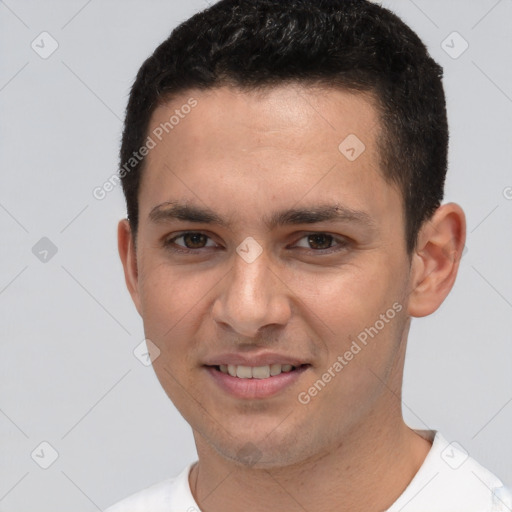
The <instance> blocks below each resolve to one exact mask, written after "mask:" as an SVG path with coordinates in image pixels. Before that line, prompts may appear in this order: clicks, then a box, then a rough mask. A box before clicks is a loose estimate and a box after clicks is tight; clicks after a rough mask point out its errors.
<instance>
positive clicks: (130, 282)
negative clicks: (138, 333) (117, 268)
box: [117, 219, 142, 316]
mask: <svg viewBox="0 0 512 512" xmlns="http://www.w3.org/2000/svg"><path fill="white" fill-rule="evenodd" d="M117 248H118V251H119V256H120V258H121V261H122V263H123V269H124V279H125V281H126V287H127V288H128V291H129V292H130V295H131V296H132V300H133V303H134V304H135V307H136V308H137V311H138V312H139V315H141V316H142V313H141V307H140V296H139V273H138V269H137V252H136V249H135V243H134V237H133V236H132V231H131V228H130V223H129V221H128V219H123V220H121V221H119V224H118V226H117Z"/></svg>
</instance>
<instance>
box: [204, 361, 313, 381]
mask: <svg viewBox="0 0 512 512" xmlns="http://www.w3.org/2000/svg"><path fill="white" fill-rule="evenodd" d="M303 366H310V365H309V364H302V365H298V366H293V365H291V364H279V363H275V364H267V365H263V366H244V365H234V364H220V365H214V366H212V367H213V368H215V369H216V370H218V371H219V372H222V373H224V374H228V375H231V377H237V378H239V379H268V378H270V377H275V376H277V375H280V374H281V373H288V372H293V371H296V370H297V369H298V368H302V367H303Z"/></svg>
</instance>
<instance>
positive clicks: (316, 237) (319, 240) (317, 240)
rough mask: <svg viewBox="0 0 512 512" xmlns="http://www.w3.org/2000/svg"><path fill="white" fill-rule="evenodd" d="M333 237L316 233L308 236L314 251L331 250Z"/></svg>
mask: <svg viewBox="0 0 512 512" xmlns="http://www.w3.org/2000/svg"><path fill="white" fill-rule="evenodd" d="M332 241H333V237H332V236H331V235H327V234H325V233H315V234H312V235H308V243H309V245H310V247H311V248H312V249H319V250H322V249H329V248H330V247H331V244H332Z"/></svg>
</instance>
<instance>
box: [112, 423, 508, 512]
mask: <svg viewBox="0 0 512 512" xmlns="http://www.w3.org/2000/svg"><path fill="white" fill-rule="evenodd" d="M416 432H417V433H418V434H420V435H421V436H423V437H425V438H426V439H428V440H429V441H432V447H431V449H430V451H429V453H428V454H427V457H426V458H425V460H424V462H423V464H422V466H421V467H420V469H419V471H418V472H417V473H416V475H415V476H414V478H413V479H412V481H411V482H410V484H409V485H408V486H407V488H406V489H405V491H404V492H403V493H402V494H401V495H400V497H399V498H398V499H397V500H396V501H395V503H394V504H393V505H392V506H391V507H390V508H389V509H388V510H387V511H386V512H505V511H506V512H510V511H512V492H511V491H510V490H508V489H506V488H505V487H503V484H502V482H501V481H500V480H499V479H498V478H497V477H496V476H494V475H493V474H492V473H491V472H490V471H488V470H487V469H485V468H484V467H482V466H481V465H480V464H478V462H476V461H475V460H473V459H472V458H471V457H469V456H468V455H467V453H466V452H465V450H464V448H462V447H461V446H460V445H459V444H458V443H448V441H446V439H445V438H444V437H443V436H442V435H441V434H440V433H439V432H436V431H433V430H417V431H416ZM194 464H195V463H191V464H189V465H188V466H187V467H186V468H185V469H184V470H183V471H182V472H181V473H180V474H179V475H178V476H177V477H175V478H170V479H168V480H165V481H163V482H161V483H159V484H156V485H153V486H151V487H148V488H147V489H144V490H142V491H139V492H137V493H135V494H133V495H131V496H129V497H128V498H125V499H124V500H122V501H120V502H119V503H117V504H115V505H113V506H111V507H110V508H108V509H107V510H106V511H105V512H200V509H199V506H198V505H197V503H196V502H195V500H194V497H193V496H192V492H191V490H190V485H189V481H188V476H189V472H190V470H191V468H192V466H193V465H194Z"/></svg>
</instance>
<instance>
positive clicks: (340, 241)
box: [163, 231, 350, 254]
mask: <svg viewBox="0 0 512 512" xmlns="http://www.w3.org/2000/svg"><path fill="white" fill-rule="evenodd" d="M185 235H204V236H205V237H206V238H207V239H208V240H212V238H211V237H209V236H208V235H207V234H206V233H203V232H201V231H184V232H182V233H180V234H179V235H176V236H173V237H172V238H168V239H166V240H164V242H163V245H164V247H165V248H166V249H169V250H170V251H172V252H175V253H181V254H193V253H195V254H198V253H199V252H200V251H202V250H204V249H211V248H212V247H200V248H198V249H189V248H184V247H182V246H180V245H178V246H177V245H176V244H175V241H176V240H178V239H180V238H183V237H184V236H185ZM312 235H326V236H328V237H331V238H332V242H336V243H337V245H336V246H334V247H328V248H327V249H309V250H308V249H306V251H308V252H310V253H315V254H331V253H334V252H339V251H341V250H343V249H346V248H347V246H348V245H349V244H350V242H349V241H348V240H347V239H345V238H343V237H340V238H337V237H335V236H334V235H331V234H329V233H325V232H323V231H313V232H311V233H306V234H304V235H303V236H302V237H301V238H299V240H298V241H300V240H302V239H304V238H307V237H309V236H312ZM207 243H208V241H207ZM296 243H297V242H296ZM177 247H178V248H177ZM301 249H305V248H304V247H302V248H301Z"/></svg>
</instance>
